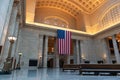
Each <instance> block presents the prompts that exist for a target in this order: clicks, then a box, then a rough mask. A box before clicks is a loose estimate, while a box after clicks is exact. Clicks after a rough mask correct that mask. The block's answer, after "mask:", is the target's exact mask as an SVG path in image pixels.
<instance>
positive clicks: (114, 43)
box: [112, 35, 120, 64]
mask: <svg viewBox="0 0 120 80" xmlns="http://www.w3.org/2000/svg"><path fill="white" fill-rule="evenodd" d="M112 42H113V48H114V53H115V57H116V61H117V63H118V64H119V63H120V54H119V50H118V46H117V42H116V38H115V35H113V36H112Z"/></svg>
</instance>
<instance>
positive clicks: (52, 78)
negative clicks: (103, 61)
mask: <svg viewBox="0 0 120 80" xmlns="http://www.w3.org/2000/svg"><path fill="white" fill-rule="evenodd" d="M0 80H120V76H93V75H84V76H82V75H79V72H77V71H76V72H74V71H65V72H63V71H62V70H61V69H21V70H15V71H13V72H12V74H10V75H0Z"/></svg>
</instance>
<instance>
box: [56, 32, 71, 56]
mask: <svg viewBox="0 0 120 80" xmlns="http://www.w3.org/2000/svg"><path fill="white" fill-rule="evenodd" d="M57 37H58V52H59V54H68V55H69V54H70V49H71V32H70V31H64V30H57Z"/></svg>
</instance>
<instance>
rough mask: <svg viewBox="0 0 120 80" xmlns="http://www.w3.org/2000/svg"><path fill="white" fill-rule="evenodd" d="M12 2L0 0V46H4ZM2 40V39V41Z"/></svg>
mask: <svg viewBox="0 0 120 80" xmlns="http://www.w3.org/2000/svg"><path fill="white" fill-rule="evenodd" d="M12 6H13V0H0V44H2V45H3V44H4V41H5V38H6V34H7V31H8V25H9V19H10V15H11V12H12ZM3 38H4V39H3Z"/></svg>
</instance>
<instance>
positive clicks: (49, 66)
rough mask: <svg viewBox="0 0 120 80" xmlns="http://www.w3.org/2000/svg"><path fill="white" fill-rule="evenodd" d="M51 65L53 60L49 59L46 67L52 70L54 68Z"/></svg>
mask: <svg viewBox="0 0 120 80" xmlns="http://www.w3.org/2000/svg"><path fill="white" fill-rule="evenodd" d="M53 65H54V60H53V58H51V59H49V60H48V61H47V67H48V68H53V67H54V66H53Z"/></svg>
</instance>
